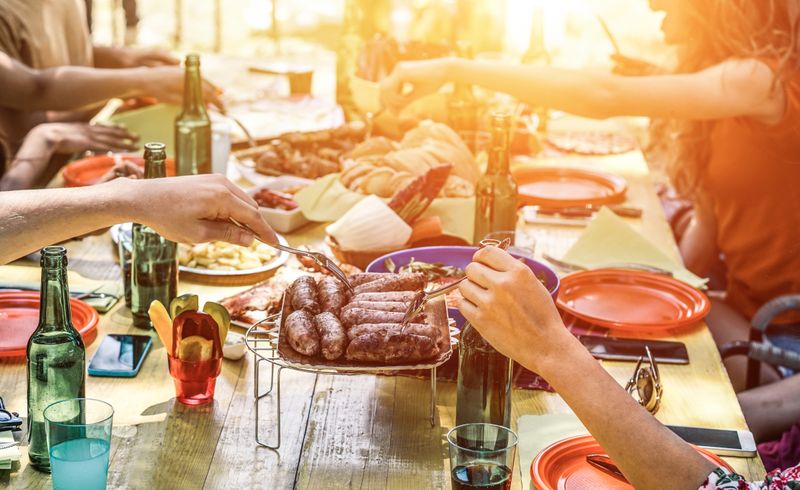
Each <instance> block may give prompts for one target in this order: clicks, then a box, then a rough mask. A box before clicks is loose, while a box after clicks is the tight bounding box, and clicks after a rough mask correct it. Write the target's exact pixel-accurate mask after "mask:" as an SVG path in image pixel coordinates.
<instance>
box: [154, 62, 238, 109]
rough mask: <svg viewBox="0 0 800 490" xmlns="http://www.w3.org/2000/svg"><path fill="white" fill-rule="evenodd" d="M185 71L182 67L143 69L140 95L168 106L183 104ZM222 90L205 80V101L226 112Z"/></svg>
mask: <svg viewBox="0 0 800 490" xmlns="http://www.w3.org/2000/svg"><path fill="white" fill-rule="evenodd" d="M183 78H184V70H183V68H181V67H180V66H157V67H153V68H143V69H142V76H141V80H142V83H141V85H140V93H141V95H144V96H152V97H155V98H156V99H158V100H159V102H164V103H167V104H175V105H181V104H183V88H184V80H183ZM220 95H222V90H221V89H220V88H219V87H217V86H215V85H214V84H212V83H211V82H209V81H208V80H203V100H204V101H206V103H210V104H213V105H214V106H216V107H217V108H218V109H219V110H221V111H225V104H223V102H222V100H220V98H219V96H220Z"/></svg>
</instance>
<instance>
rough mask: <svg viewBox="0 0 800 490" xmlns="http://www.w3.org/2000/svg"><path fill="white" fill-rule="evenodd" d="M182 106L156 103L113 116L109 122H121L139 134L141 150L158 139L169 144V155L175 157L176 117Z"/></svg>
mask: <svg viewBox="0 0 800 490" xmlns="http://www.w3.org/2000/svg"><path fill="white" fill-rule="evenodd" d="M180 112H181V108H180V107H178V106H176V105H171V104H155V105H151V106H147V107H142V108H141V109H133V110H131V111H126V112H123V113H120V114H115V115H113V116H111V117H110V118H109V120H108V122H111V123H114V124H121V125H123V126H125V127H126V128H128V130H129V131H130V132H132V133H135V134H137V135H139V141H138V143H139V150H138V151H140V152H141V151H142V150H143V149H144V144H145V143H148V142H150V141H158V142H160V143H164V144H165V145H166V146H167V156H168V157H170V158H175V118H176V117H177V116H178V114H180Z"/></svg>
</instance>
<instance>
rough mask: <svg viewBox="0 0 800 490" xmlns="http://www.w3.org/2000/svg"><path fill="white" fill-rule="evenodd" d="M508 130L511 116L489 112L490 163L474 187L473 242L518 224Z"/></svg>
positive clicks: (509, 129)
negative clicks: (490, 132) (510, 164)
mask: <svg viewBox="0 0 800 490" xmlns="http://www.w3.org/2000/svg"><path fill="white" fill-rule="evenodd" d="M510 131H511V116H509V115H508V114H497V113H495V114H492V136H491V138H492V139H491V147H490V148H489V163H488V165H487V167H486V173H485V174H484V175H483V177H481V178H480V180H478V184H477V185H476V186H475V231H474V235H473V238H474V240H473V241H474V243H475V245H478V244H479V243H480V242H481V240H483V239H484V238H485V237H486V235H488V234H489V233H492V232H495V231H514V230H515V229H516V227H517V183H516V182H515V181H514V177H512V176H511V172H510V170H509V163H510V162H509V160H510V158H509V151H508V148H509V145H510V134H509V133H510Z"/></svg>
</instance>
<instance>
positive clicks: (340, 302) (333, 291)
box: [317, 276, 347, 316]
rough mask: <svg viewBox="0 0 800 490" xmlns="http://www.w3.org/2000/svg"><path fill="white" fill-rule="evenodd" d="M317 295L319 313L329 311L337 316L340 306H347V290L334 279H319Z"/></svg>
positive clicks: (328, 277) (327, 277)
mask: <svg viewBox="0 0 800 490" xmlns="http://www.w3.org/2000/svg"><path fill="white" fill-rule="evenodd" d="M317 293H318V297H319V304H320V309H321V311H329V312H331V313H333V314H334V315H337V316H338V315H339V312H340V311H341V309H342V306H344V305H345V304H347V288H345V285H344V284H342V282H341V281H339V280H338V279H336V278H335V277H330V276H326V277H323V278H322V279H320V281H319V283H318V284H317Z"/></svg>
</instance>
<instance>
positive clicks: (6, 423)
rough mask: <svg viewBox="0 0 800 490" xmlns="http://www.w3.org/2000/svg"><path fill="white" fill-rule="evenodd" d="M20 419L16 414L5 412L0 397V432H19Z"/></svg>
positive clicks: (4, 406)
mask: <svg viewBox="0 0 800 490" xmlns="http://www.w3.org/2000/svg"><path fill="white" fill-rule="evenodd" d="M21 427H22V419H21V418H19V414H18V413H17V412H11V411H9V410H6V405H5V403H3V398H2V397H0V431H3V430H21Z"/></svg>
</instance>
